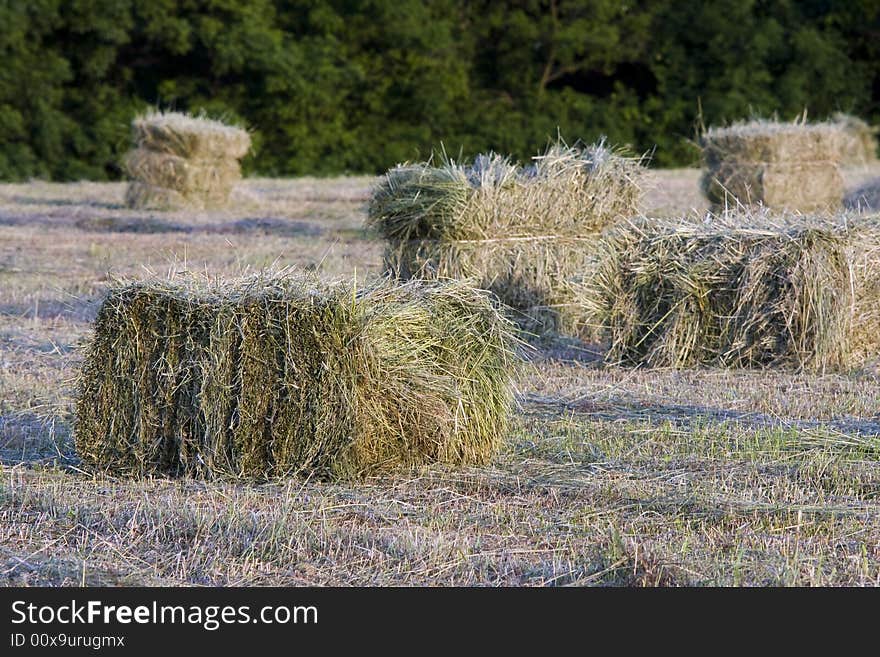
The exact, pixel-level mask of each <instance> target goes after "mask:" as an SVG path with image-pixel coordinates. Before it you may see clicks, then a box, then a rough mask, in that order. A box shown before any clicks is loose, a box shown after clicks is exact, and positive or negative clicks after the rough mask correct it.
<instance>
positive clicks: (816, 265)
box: [581, 213, 880, 370]
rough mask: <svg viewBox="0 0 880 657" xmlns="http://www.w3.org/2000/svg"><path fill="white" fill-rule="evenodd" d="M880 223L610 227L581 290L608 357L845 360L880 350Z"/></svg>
mask: <svg viewBox="0 0 880 657" xmlns="http://www.w3.org/2000/svg"><path fill="white" fill-rule="evenodd" d="M877 234H878V232H877V230H876V228H875V227H874V226H873V225H872V224H870V223H867V222H863V223H849V222H848V221H846V220H843V219H837V220H832V219H825V218H816V217H812V218H811V217H803V216H792V215H789V216H782V217H777V218H776V219H772V218H771V217H770V215H769V214H767V213H762V214H761V215H755V214H749V213H741V214H737V215H728V216H724V217H716V218H715V220H714V221H712V222H711V223H708V224H707V223H689V222H675V221H660V220H647V219H641V220H637V221H633V222H629V223H627V224H625V225H622V226H620V227H619V228H617V229H615V230H614V231H611V232H609V233H608V234H607V235H606V236H605V239H604V244H603V253H604V256H603V258H602V260H601V261H600V262H599V263H598V265H597V268H596V270H595V272H594V275H593V276H592V277H590V278H589V280H586V281H584V284H583V287H582V289H581V300H582V302H583V303H584V305H585V306H586V307H587V308H588V310H589V313H590V314H591V315H592V317H594V318H595V321H596V322H597V323H599V324H600V325H602V326H604V327H605V328H606V332H607V339H608V341H609V345H610V346H609V351H608V353H607V360H608V361H609V362H612V363H625V364H644V365H648V366H659V367H690V366H694V365H698V364H713V365H720V366H727V367H764V366H780V367H790V368H795V369H810V370H826V369H828V370H835V369H841V368H846V367H850V366H853V365H855V364H857V363H858V362H860V361H862V360H863V359H864V358H866V357H869V356H870V355H871V354H874V355H876V354H877V353H878V352H880V333H878V332H876V330H875V331H873V333H872V332H871V331H866V330H864V329H865V327H867V326H868V325H869V324H872V322H873V326H875V327H877V328H880V325H878V324H877V321H876V319H877V318H876V315H877V310H875V309H878V308H880V287H878V285H877V280H878V275H877V273H876V272H877V271H878V270H880V268H878V266H877V265H878V264H880V262H878V253H880V250H878V249H877V248H876V246H875V245H876V244H877V241H876V235H877Z"/></svg>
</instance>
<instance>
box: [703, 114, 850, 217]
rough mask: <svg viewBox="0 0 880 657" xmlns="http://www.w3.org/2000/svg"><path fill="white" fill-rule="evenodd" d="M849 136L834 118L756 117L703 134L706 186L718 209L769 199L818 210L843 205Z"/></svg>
mask: <svg viewBox="0 0 880 657" xmlns="http://www.w3.org/2000/svg"><path fill="white" fill-rule="evenodd" d="M846 140H847V136H846V133H845V132H844V130H843V129H842V128H841V127H840V126H839V125H837V124H834V123H815V124H807V123H805V122H798V121H796V122H793V123H779V122H774V121H761V120H756V121H750V122H748V123H736V124H733V125H731V126H728V127H724V128H710V129H709V130H707V131H706V132H705V133H704V134H703V136H702V138H701V145H702V148H703V160H704V166H705V172H704V174H703V178H702V180H701V187H702V190H703V193H704V194H705V195H706V198H708V199H709V201H710V202H711V203H712V204H713V205H714V206H715V208H716V209H725V208H728V207H730V208H735V207H737V206H746V207H747V206H754V205H763V206H765V207H769V208H773V209H779V210H797V211H814V210H817V209H831V208H836V207H838V206H839V205H840V202H841V199H842V197H843V178H842V177H841V175H840V170H839V165H840V161H841V153H842V152H843V147H844V144H845V143H846Z"/></svg>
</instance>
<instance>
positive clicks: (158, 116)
mask: <svg viewBox="0 0 880 657" xmlns="http://www.w3.org/2000/svg"><path fill="white" fill-rule="evenodd" d="M131 128H132V137H133V139H134V143H135V146H136V147H138V148H144V149H147V150H150V151H154V152H156V153H168V154H169V155H177V156H178V157H182V158H185V159H187V160H227V159H231V160H240V159H241V158H243V157H244V156H245V155H247V153H248V151H249V150H250V148H251V136H250V134H248V132H247V130H243V129H241V128H238V127H235V126H231V125H227V124H225V123H223V122H222V121H215V120H213V119H209V118H206V117H204V116H191V115H189V114H184V113H182V112H156V111H149V112H147V113H146V114H143V115H141V116H138V117H135V119H134V121H132V124H131Z"/></svg>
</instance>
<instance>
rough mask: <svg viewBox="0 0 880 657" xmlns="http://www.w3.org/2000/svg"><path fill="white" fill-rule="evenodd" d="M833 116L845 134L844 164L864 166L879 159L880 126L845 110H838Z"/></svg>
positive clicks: (842, 155) (842, 154) (842, 158)
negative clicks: (878, 135)
mask: <svg viewBox="0 0 880 657" xmlns="http://www.w3.org/2000/svg"><path fill="white" fill-rule="evenodd" d="M831 118H832V120H833V121H834V123H836V124H837V125H839V126H840V128H841V129H842V130H843V132H844V134H845V139H844V142H843V145H842V152H841V161H842V163H843V164H845V165H853V166H864V165H866V164H873V163H874V162H876V161H877V132H878V131H880V128H878V127H877V126H872V125H870V124H869V123H868V122H867V121H865V120H864V119H860V118H859V117H857V116H853V115H852V114H844V113H843V112H837V113H835V114H834V116H832V117H831Z"/></svg>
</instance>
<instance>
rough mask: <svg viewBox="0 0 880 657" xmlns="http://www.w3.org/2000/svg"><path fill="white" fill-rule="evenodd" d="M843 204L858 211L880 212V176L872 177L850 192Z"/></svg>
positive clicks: (844, 198)
mask: <svg viewBox="0 0 880 657" xmlns="http://www.w3.org/2000/svg"><path fill="white" fill-rule="evenodd" d="M843 205H844V207H845V208H847V209H848V210H854V211H856V212H880V178H872V179H871V180H869V181H868V182H866V183H863V184H862V185H859V186H858V187H856V188H855V189H853V190H851V191H850V192H848V193H847V195H846V196H844V197H843Z"/></svg>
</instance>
